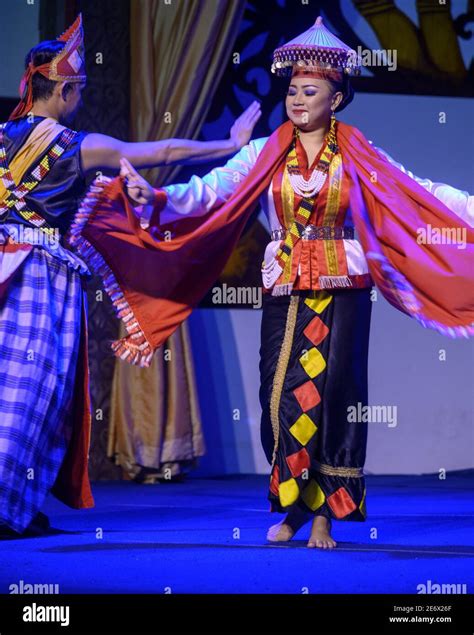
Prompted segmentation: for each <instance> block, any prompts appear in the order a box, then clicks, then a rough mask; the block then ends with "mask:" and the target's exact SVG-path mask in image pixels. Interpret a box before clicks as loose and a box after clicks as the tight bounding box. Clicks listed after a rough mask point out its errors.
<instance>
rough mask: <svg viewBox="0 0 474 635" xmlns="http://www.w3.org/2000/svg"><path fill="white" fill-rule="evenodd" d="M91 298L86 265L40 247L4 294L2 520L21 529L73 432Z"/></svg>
mask: <svg viewBox="0 0 474 635" xmlns="http://www.w3.org/2000/svg"><path fill="white" fill-rule="evenodd" d="M84 301H85V296H84V291H83V289H82V284H81V275H80V272H79V271H78V270H76V269H74V268H73V267H72V266H71V264H70V263H69V264H68V263H66V262H64V261H63V260H61V259H60V258H57V257H54V256H53V255H51V254H50V253H48V251H46V250H45V249H42V248H39V247H35V248H34V249H33V250H32V252H31V253H30V254H29V256H28V257H27V258H26V260H25V261H24V263H23V264H22V265H21V266H20V267H19V269H18V270H17V271H16V272H15V274H14V277H13V279H12V280H11V282H10V283H9V286H8V290H7V292H6V295H5V297H4V298H3V299H2V300H0V526H1V525H2V524H6V525H7V526H8V527H10V528H11V529H14V530H15V531H18V532H22V531H23V530H24V529H25V528H26V527H27V526H28V524H29V523H30V521H31V520H32V519H33V518H34V516H35V515H36V514H37V513H38V511H39V510H40V508H41V506H42V505H43V503H44V501H45V498H46V496H47V494H48V492H49V490H50V489H51V487H52V486H53V485H54V482H55V480H56V477H57V474H58V471H59V468H60V467H61V464H62V462H63V459H64V456H65V452H66V448H67V444H68V441H69V439H70V436H71V430H72V417H71V416H69V415H70V413H71V406H72V397H73V389H74V379H75V374H76V365H77V360H78V351H79V342H80V334H81V317H82V313H81V312H82V303H83V302H84Z"/></svg>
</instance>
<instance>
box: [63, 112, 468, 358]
mask: <svg viewBox="0 0 474 635" xmlns="http://www.w3.org/2000/svg"><path fill="white" fill-rule="evenodd" d="M292 138H293V124H292V123H291V122H289V121H287V122H286V123H284V124H283V125H282V126H280V127H279V128H278V129H277V130H276V131H275V132H274V133H273V134H272V136H271V137H270V138H269V140H268V142H267V143H266V144H265V146H264V148H263V150H262V152H261V153H260V155H259V156H258V160H257V162H256V165H255V166H254V167H253V169H252V170H251V172H250V173H249V175H248V176H247V177H246V178H245V179H244V181H242V182H241V183H240V185H239V187H238V189H237V191H236V192H235V193H234V194H233V195H232V196H231V198H230V199H229V200H228V201H227V202H226V203H224V204H223V205H221V206H220V207H219V208H218V209H215V210H213V211H212V212H210V213H209V214H207V215H206V216H204V217H201V218H196V219H185V220H182V221H179V222H177V223H175V224H173V226H169V227H162V228H161V229H170V230H171V235H172V238H171V240H163V241H158V240H155V238H153V237H152V235H151V234H150V233H149V232H148V231H145V230H143V229H141V228H140V225H139V221H138V218H137V217H136V214H135V211H134V209H133V207H132V206H131V205H130V204H129V202H128V200H127V197H126V195H125V193H124V187H123V183H122V181H121V180H120V179H119V178H116V179H114V180H113V181H111V182H109V183H107V184H104V183H102V184H96V186H95V187H93V188H92V189H91V191H90V192H89V194H88V196H87V197H86V199H85V200H84V202H83V204H82V205H81V207H80V209H79V211H78V213H77V216H76V219H75V222H74V224H73V227H72V228H71V235H70V242H71V245H72V246H73V247H75V248H76V249H77V250H78V251H79V253H80V254H81V255H82V256H83V257H84V258H85V260H86V261H87V262H88V263H89V264H90V265H91V266H92V268H93V269H95V271H96V272H97V273H99V275H101V277H102V279H103V281H104V285H105V288H106V290H107V292H108V293H109V295H110V297H111V299H112V301H113V303H114V305H115V307H116V310H117V312H118V315H119V317H121V318H122V319H123V321H124V323H125V326H126V328H127V333H128V335H127V337H125V338H124V339H122V340H120V341H118V342H114V343H113V345H112V346H113V349H114V351H115V354H116V355H117V356H119V357H121V358H122V359H126V360H127V361H129V362H130V363H134V364H139V365H141V366H148V365H149V364H150V361H151V356H152V354H153V352H154V351H155V350H156V349H157V348H158V347H159V346H161V345H162V344H163V342H164V341H165V340H166V338H167V337H169V335H170V334H171V333H173V331H174V330H175V329H176V328H177V327H178V326H179V324H180V323H181V322H183V320H185V319H186V318H187V317H188V316H189V314H190V313H191V311H192V309H193V308H194V307H195V306H196V305H197V304H198V303H199V301H200V300H201V299H202V297H203V296H204V295H205V294H206V292H207V291H208V290H209V289H210V287H211V286H212V284H213V283H214V282H215V280H216V279H217V278H218V276H219V274H220V273H221V272H222V270H223V269H224V267H225V265H226V263H227V260H228V258H229V257H230V254H231V253H232V250H233V249H234V247H235V245H236V243H237V241H238V240H239V237H240V235H241V234H242V232H243V230H244V228H245V224H246V222H247V220H248V219H249V217H250V215H251V214H252V212H253V211H254V209H255V207H256V206H257V204H258V199H259V197H260V195H261V194H262V193H263V192H265V190H266V189H267V188H268V187H269V185H270V183H271V180H272V177H273V174H274V173H275V171H276V170H277V168H278V166H279V165H280V163H281V162H282V161H283V160H284V158H285V156H286V154H287V152H288V149H289V147H290V144H291V142H292ZM337 140H338V144H339V148H340V151H341V154H342V158H343V164H344V168H345V169H346V171H347V172H348V174H349V175H350V177H351V181H352V187H351V210H352V215H353V218H354V223H355V226H356V229H357V232H358V235H359V239H360V241H361V244H362V247H363V249H364V252H365V254H366V257H367V259H368V265H369V270H370V273H371V275H372V277H373V279H374V281H375V283H376V285H377V287H378V288H379V289H380V291H381V293H382V294H383V295H384V297H385V298H386V299H387V300H388V301H389V302H390V303H391V304H393V306H395V307H396V308H397V309H399V310H400V311H403V312H404V313H407V314H408V315H410V316H412V317H414V318H416V319H417V320H418V321H419V322H420V323H421V324H423V326H426V327H430V328H434V329H436V330H438V331H439V332H441V333H443V334H445V335H448V336H451V337H461V336H464V337H467V336H468V335H472V334H474V285H473V282H474V270H473V269H474V268H473V264H472V263H473V252H474V230H473V229H472V228H471V227H469V226H468V225H467V224H466V223H465V222H464V221H463V220H462V219H460V218H459V217H458V216H457V215H456V214H455V213H454V212H452V211H451V210H449V209H448V208H447V207H446V206H445V205H444V204H443V203H442V202H441V201H439V200H438V199H437V198H435V197H434V196H433V195H432V194H431V193H430V192H428V191H427V190H425V189H424V188H423V187H422V186H421V185H419V184H418V183H417V182H416V181H414V180H413V179H411V178H410V177H409V176H407V175H405V174H404V173H403V172H401V171H400V170H399V169H398V168H396V167H395V166H393V165H392V164H391V163H390V162H389V161H388V160H387V159H385V157H382V156H381V155H380V154H379V153H378V152H377V151H376V150H375V149H374V148H373V147H372V146H371V145H370V143H369V142H368V141H367V139H366V138H365V137H364V135H363V134H362V133H361V132H360V131H359V130H357V128H354V127H353V126H349V125H347V124H343V123H341V122H339V123H338V126H337ZM374 175H375V176H376V178H374ZM165 202H166V197H165V196H162V203H161V207H163V206H164V203H165ZM158 211H159V210H158ZM428 224H430V225H431V226H432V227H435V228H440V229H442V228H453V227H454V228H456V227H462V228H465V230H466V243H467V244H466V248H465V249H458V247H457V245H455V244H419V242H417V238H418V232H417V230H419V229H420V228H423V227H426V226H427V225H428Z"/></svg>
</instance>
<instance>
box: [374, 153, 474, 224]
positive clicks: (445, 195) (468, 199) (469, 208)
mask: <svg viewBox="0 0 474 635" xmlns="http://www.w3.org/2000/svg"><path fill="white" fill-rule="evenodd" d="M369 143H371V144H372V141H370V142H369ZM372 145H373V144H372ZM373 147H374V149H375V150H377V152H378V153H379V154H381V155H382V156H383V157H385V158H386V159H387V160H388V161H390V163H391V164H392V165H394V166H395V167H397V168H398V169H399V170H401V171H402V172H403V173H404V174H407V175H408V176H409V177H410V178H412V179H414V180H415V181H416V182H417V183H419V184H420V185H421V186H422V187H424V188H425V190H428V192H431V194H433V196H436V198H437V199H439V200H440V201H441V202H442V203H444V204H445V205H446V207H449V209H450V210H451V211H452V212H454V213H455V214H456V215H457V216H459V217H460V218H462V219H463V220H464V222H466V223H467V224H468V225H470V226H471V227H474V196H470V195H469V192H465V191H463V190H458V189H456V188H455V187H452V186H451V185H447V184H446V183H434V182H433V181H430V179H421V178H420V177H419V176H416V175H415V174H413V172H410V170H407V169H406V168H405V167H404V166H403V165H402V164H401V163H398V162H397V161H395V159H393V158H392V157H391V156H390V155H389V154H388V153H387V152H385V150H382V148H377V147H376V146H373Z"/></svg>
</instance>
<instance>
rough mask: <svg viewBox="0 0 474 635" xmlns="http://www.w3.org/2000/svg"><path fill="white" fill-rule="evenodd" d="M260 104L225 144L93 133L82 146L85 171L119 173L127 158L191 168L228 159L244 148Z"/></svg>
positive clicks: (152, 164) (240, 120) (150, 164)
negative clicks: (133, 139) (132, 138)
mask: <svg viewBox="0 0 474 635" xmlns="http://www.w3.org/2000/svg"><path fill="white" fill-rule="evenodd" d="M260 116H261V110H260V103H259V102H257V101H254V102H253V104H252V105H251V106H249V107H248V108H247V110H246V111H245V112H244V113H243V114H242V115H241V116H240V117H239V118H238V119H237V120H236V121H235V123H234V125H233V126H232V129H231V131H230V137H229V139H227V140H223V141H192V140H189V139H163V140H162V141H146V142H139V143H127V142H125V141H120V140H119V139H115V138H114V137H108V136H107V135H102V134H96V133H91V134H89V135H87V137H86V138H85V139H84V141H83V142H82V145H81V158H82V165H83V168H84V171H86V172H88V171H91V170H98V169H100V168H103V169H106V168H109V169H112V170H118V169H119V168H120V159H121V158H125V159H128V161H130V163H132V164H133V165H134V166H135V167H136V168H139V169H140V168H151V167H156V166H161V165H177V164H180V165H190V164H195V163H203V162H205V161H212V160H214V159H219V158H222V157H227V156H230V155H232V154H234V153H235V152H238V151H239V150H240V148H242V147H243V146H245V145H246V144H247V143H248V142H249V140H250V137H251V136H252V132H253V129H254V126H255V124H256V123H257V121H258V120H259V119H260Z"/></svg>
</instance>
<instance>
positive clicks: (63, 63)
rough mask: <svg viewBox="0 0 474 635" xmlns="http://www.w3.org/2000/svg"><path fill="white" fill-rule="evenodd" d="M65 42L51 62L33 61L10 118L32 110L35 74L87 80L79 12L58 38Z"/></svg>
mask: <svg viewBox="0 0 474 635" xmlns="http://www.w3.org/2000/svg"><path fill="white" fill-rule="evenodd" d="M57 41H58V42H65V43H66V44H65V46H64V48H63V49H62V50H61V51H59V53H58V54H57V55H56V57H54V58H53V59H52V60H51V61H50V62H48V63H46V64H41V65H40V66H35V65H34V64H33V62H32V61H31V62H30V63H29V64H28V67H27V69H26V70H25V72H24V74H23V77H22V78H21V82H20V90H19V92H20V102H19V104H18V105H17V107H16V108H15V110H14V111H13V112H12V114H11V115H10V117H9V119H18V118H19V117H23V116H24V115H26V114H28V112H30V110H31V108H32V107H33V86H32V82H33V76H34V75H35V73H41V75H43V77H46V79H50V80H52V81H54V82H85V81H86V79H87V78H86V68H85V60H84V31H83V29H82V16H81V14H79V15H78V16H77V18H76V20H75V21H74V24H72V25H71V26H70V27H69V29H67V31H65V32H64V33H63V34H62V35H60V36H59V37H58V38H57Z"/></svg>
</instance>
